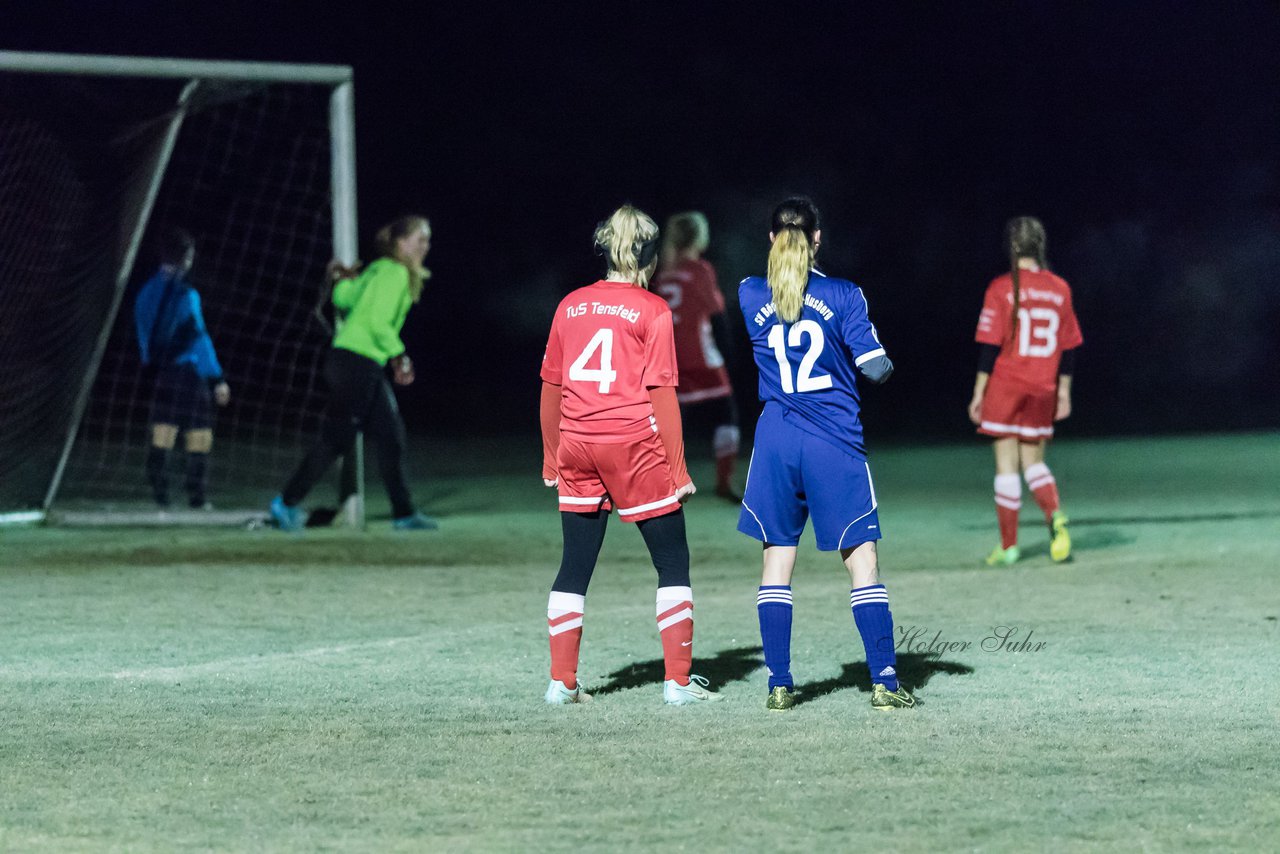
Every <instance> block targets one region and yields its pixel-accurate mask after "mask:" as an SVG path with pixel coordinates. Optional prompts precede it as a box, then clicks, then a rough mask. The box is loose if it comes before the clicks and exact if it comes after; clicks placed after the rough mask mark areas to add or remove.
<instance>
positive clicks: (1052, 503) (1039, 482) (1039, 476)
mask: <svg viewBox="0 0 1280 854" xmlns="http://www.w3.org/2000/svg"><path fill="white" fill-rule="evenodd" d="M1023 476H1024V477H1025V478H1026V479H1027V486H1028V487H1029V488H1030V489H1031V494H1032V495H1034V496H1035V498H1036V504H1039V505H1040V509H1041V510H1042V511H1044V520H1045V521H1046V522H1052V521H1053V512H1054V511H1055V510H1057V509H1058V507H1059V503H1058V482H1057V481H1056V480H1054V479H1053V472H1051V471H1049V467H1048V466H1047V465H1045V464H1044V463H1035V464H1034V465H1029V466H1027V470H1026V471H1025V472H1024V473H1023Z"/></svg>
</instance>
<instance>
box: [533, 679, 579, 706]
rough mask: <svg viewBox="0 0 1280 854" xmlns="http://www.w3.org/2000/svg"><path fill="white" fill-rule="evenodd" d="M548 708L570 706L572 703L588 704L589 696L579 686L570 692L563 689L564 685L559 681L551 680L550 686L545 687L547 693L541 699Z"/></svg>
mask: <svg viewBox="0 0 1280 854" xmlns="http://www.w3.org/2000/svg"><path fill="white" fill-rule="evenodd" d="M543 699H544V700H546V701H547V705H549V706H570V705H573V704H574V703H590V702H591V695H590V694H588V693H587V692H586V691H583V690H582V686H581V685H579V686H578V687H577V688H574V689H573V690H572V691H570V690H569V689H568V688H566V687H564V683H563V682H560V681H559V680H556V679H552V680H551V684H550V685H548V686H547V693H546V695H545V696H544V697H543Z"/></svg>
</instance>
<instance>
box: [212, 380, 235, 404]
mask: <svg viewBox="0 0 1280 854" xmlns="http://www.w3.org/2000/svg"><path fill="white" fill-rule="evenodd" d="M213 402H214V403H216V404H218V405H219V406H226V405H227V404H228V403H230V402H231V386H229V385H227V384H226V383H218V384H217V385H216V386H214V387H213Z"/></svg>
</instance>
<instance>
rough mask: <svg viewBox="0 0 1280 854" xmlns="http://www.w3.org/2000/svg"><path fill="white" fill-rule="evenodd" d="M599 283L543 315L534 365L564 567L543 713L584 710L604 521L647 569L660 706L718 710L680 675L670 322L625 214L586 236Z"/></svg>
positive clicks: (689, 632)
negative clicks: (634, 541)
mask: <svg viewBox="0 0 1280 854" xmlns="http://www.w3.org/2000/svg"><path fill="white" fill-rule="evenodd" d="M595 241H596V245H597V246H598V247H599V248H600V250H601V251H602V252H603V253H604V255H605V260H606V264H607V270H608V272H607V275H606V276H605V278H604V279H603V280H602V281H599V282H596V283H595V284H592V285H588V286H587V287H585V288H578V289H577V290H575V291H574V292H573V293H571V294H569V296H567V297H565V298H564V300H563V301H562V302H561V303H560V305H559V307H557V308H556V314H555V318H554V320H552V322H551V334H550V336H549V337H548V339H547V351H546V355H545V356H543V360H542V406H541V421H542V440H543V461H542V478H543V483H545V484H546V485H547V486H548V487H552V488H555V489H556V490H557V491H558V493H559V497H560V520H561V527H562V530H563V532H564V554H563V557H562V559H561V562H560V572H559V574H558V575H557V576H556V580H555V583H554V584H553V585H552V586H551V595H550V597H549V598H548V599H547V626H548V629H549V631H550V635H551V684H550V685H549V686H548V688H547V693H546V697H545V699H546V701H547V702H548V703H551V704H556V705H560V704H568V703H582V702H586V701H588V700H590V699H591V697H590V695H589V694H587V693H586V692H585V691H583V690H582V687H581V686H580V685H579V684H578V675H577V674H578V649H579V646H580V645H581V641H582V615H583V611H584V609H585V604H586V594H587V585H588V584H590V583H591V575H592V573H593V572H594V571H595V566H596V559H597V557H598V556H599V554H600V547H601V545H602V544H603V543H604V533H605V527H606V525H607V524H608V521H609V513H610V511H611V510H613V509H616V510H617V511H618V515H619V516H620V517H621V518H622V520H623V521H624V522H635V523H636V525H637V527H639V529H640V534H641V536H643V537H644V542H645V545H646V546H647V547H648V549H649V554H650V556H651V557H652V559H653V565H654V567H655V568H656V569H657V570H658V594H657V616H658V631H659V633H660V634H661V637H662V655H663V659H664V661H665V665H666V677H665V681H664V684H663V699H664V700H665V701H666V702H667V703H668V704H671V705H680V706H683V705H687V704H690V703H698V702H704V701H712V700H719V699H720V695H718V694H716V693H714V692H712V691H708V690H707V681H706V680H705V679H703V678H701V677H699V676H691V675H690V673H689V671H690V668H691V665H692V660H693V591H692V589H691V588H690V585H689V544H688V542H687V540H686V538H685V525H684V511H683V510H682V509H681V503H682V502H683V501H684V500H685V499H686V498H687V497H688V496H690V495H692V494H693V493H694V486H693V482H692V480H690V478H689V473H688V470H687V469H686V467H685V461H684V441H683V439H682V437H681V423H680V408H679V404H678V403H677V401H676V384H677V382H678V379H679V378H678V375H677V370H676V351H675V343H674V340H673V338H672V332H671V310H670V309H669V308H668V307H667V304H666V302H665V301H664V300H663V299H662V298H661V297H659V296H657V295H655V294H651V293H649V292H648V291H647V290H645V286H646V285H647V284H648V282H649V277H650V276H652V275H653V271H654V267H655V259H656V258H657V250H658V226H657V225H656V224H655V223H654V221H653V220H652V219H650V218H649V217H648V216H646V215H645V214H644V213H642V212H640V211H638V210H636V209H635V208H633V207H631V206H630V205H624V206H623V207H621V208H619V209H618V210H616V211H614V213H613V215H612V216H610V217H609V219H607V220H606V221H604V222H602V223H601V224H600V225H599V227H597V229H596V233H595Z"/></svg>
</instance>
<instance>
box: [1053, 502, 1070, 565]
mask: <svg viewBox="0 0 1280 854" xmlns="http://www.w3.org/2000/svg"><path fill="white" fill-rule="evenodd" d="M1068 521H1069V520H1068V519H1067V514H1066V513H1063V512H1062V511H1061V510H1054V511H1053V521H1052V522H1050V523H1049V532H1050V534H1051V536H1052V537H1053V539H1051V540H1049V557H1051V558H1053V560H1054V562H1056V563H1062V562H1063V561H1064V560H1067V559H1068V558H1070V557H1071V534H1069V533H1067V522H1068Z"/></svg>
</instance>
